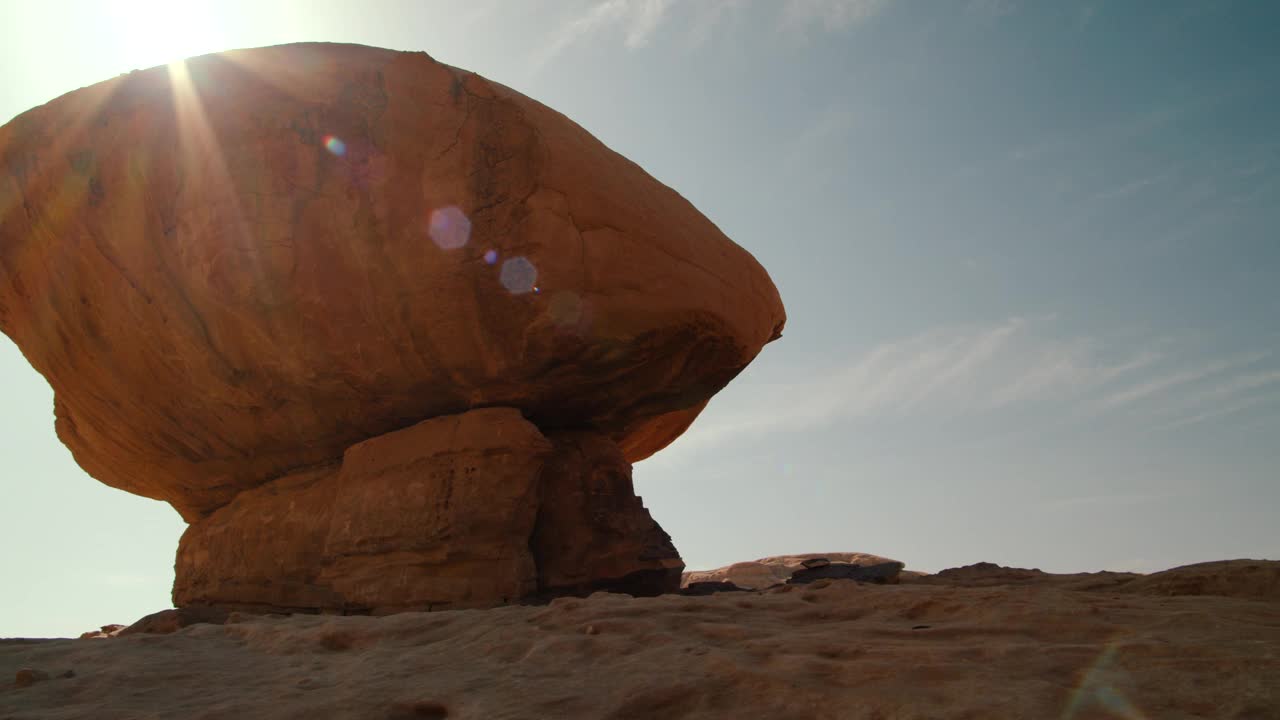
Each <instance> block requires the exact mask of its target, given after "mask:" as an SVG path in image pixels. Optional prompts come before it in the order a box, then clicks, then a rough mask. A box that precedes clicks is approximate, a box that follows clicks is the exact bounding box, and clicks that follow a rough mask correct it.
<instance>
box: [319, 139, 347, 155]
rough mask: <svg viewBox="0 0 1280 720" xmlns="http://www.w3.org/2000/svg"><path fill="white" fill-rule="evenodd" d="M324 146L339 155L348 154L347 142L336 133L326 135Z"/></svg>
mask: <svg viewBox="0 0 1280 720" xmlns="http://www.w3.org/2000/svg"><path fill="white" fill-rule="evenodd" d="M324 148H325V150H328V151H329V152H331V153H333V154H334V155H337V156H338V157H342V156H343V155H346V154H347V144H346V143H344V142H342V138H340V137H337V136H336V135H325V136H324Z"/></svg>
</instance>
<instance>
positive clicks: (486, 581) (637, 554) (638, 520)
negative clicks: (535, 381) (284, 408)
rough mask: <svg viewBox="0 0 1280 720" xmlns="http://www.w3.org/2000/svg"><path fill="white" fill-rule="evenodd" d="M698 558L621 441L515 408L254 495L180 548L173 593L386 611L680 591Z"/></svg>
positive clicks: (445, 423)
mask: <svg viewBox="0 0 1280 720" xmlns="http://www.w3.org/2000/svg"><path fill="white" fill-rule="evenodd" d="M683 568H684V563H683V562H682V561H681V560H680V556H679V554H678V553H677V552H676V550H675V548H674V547H673V546H672V544H671V538H670V537H669V536H668V535H667V534H666V533H665V532H663V531H662V529H661V528H660V527H659V526H658V524H657V523H656V522H654V521H653V519H652V518H651V517H650V516H649V512H648V511H647V510H646V509H645V508H644V505H643V504H642V503H641V500H640V498H638V497H636V496H635V493H634V490H633V487H632V483H631V466H630V464H628V463H627V462H626V460H625V459H624V458H623V456H622V453H621V451H620V450H619V449H618V446H617V445H616V444H615V443H614V442H613V441H612V440H610V439H609V438H608V437H606V436H603V435H600V434H596V433H590V432H567V433H556V434H552V435H551V437H547V436H545V435H543V434H542V433H541V432H540V431H539V430H538V428H537V427H535V426H534V425H533V424H532V423H530V422H528V421H527V420H525V419H524V418H523V417H522V416H521V414H520V412H519V411H518V410H515V409H511V408H486V409H480V410H473V411H470V412H467V413H463V414H461V415H451V416H445V417H439V418H433V419H431V420H426V421H424V422H421V423H418V424H417V425H414V426H412V427H409V428H405V429H403V430H399V431H396V432H392V433H389V434H386V435H382V436H379V437H375V438H372V439H369V440H366V441H364V442H362V443H359V444H357V445H353V446H352V447H350V448H348V449H347V451H346V452H345V453H344V455H343V458H342V461H341V463H340V464H335V465H329V466H322V467H315V468H309V469H305V470H301V471H298V472H294V473H291V474H289V475H286V476H284V477H281V478H278V479H276V480H274V481H272V482H270V483H268V484H266V485H264V486H262V487H258V488H254V489H252V490H248V491H245V492H242V493H240V494H239V495H237V496H236V497H235V499H234V500H232V502H231V503H230V504H228V505H226V506H223V507H221V508H219V509H218V510H216V511H214V512H213V513H212V514H210V515H209V516H207V517H205V518H202V519H200V520H198V521H197V522H195V523H192V525H191V526H190V527H189V528H188V529H187V531H186V532H185V533H184V534H183V536H182V540H181V542H180V543H179V546H178V557H177V563H176V566H175V571H176V579H175V582H174V589H173V599H174V604H175V605H177V606H178V607H185V606H193V605H211V606H216V607H224V608H229V609H245V610H258V611H295V612H296V611H303V612H314V611H341V612H348V613H361V612H370V613H382V612H394V611H398V610H425V609H444V608H465V607H489V606H494V605H501V604H506V603H512V602H518V601H521V600H526V599H531V598H538V597H550V596H555V595H563V594H585V593H589V592H592V591H596V590H614V591H618V592H628V593H631V594H635V595H656V594H660V593H663V592H672V591H675V590H676V589H678V588H679V584H680V573H681V571H682V570H683Z"/></svg>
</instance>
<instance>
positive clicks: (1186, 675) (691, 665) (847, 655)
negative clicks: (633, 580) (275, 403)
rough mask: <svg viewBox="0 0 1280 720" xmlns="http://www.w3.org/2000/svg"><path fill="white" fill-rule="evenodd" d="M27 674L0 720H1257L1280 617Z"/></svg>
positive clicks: (77, 663) (118, 661)
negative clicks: (30, 680) (29, 680)
mask: <svg viewBox="0 0 1280 720" xmlns="http://www.w3.org/2000/svg"><path fill="white" fill-rule="evenodd" d="M22 668H32V669H37V670H40V671H42V672H45V673H47V674H48V675H49V676H50V679H48V680H44V681H41V682H37V683H35V684H34V685H31V686H29V687H16V686H14V685H12V684H10V683H9V682H8V681H7V680H5V681H0V682H3V685H0V718H6V719H8V718H11V719H13V720H18V719H24V720H25V719H28V718H32V719H34V718H210V719H212V718H300V719H305V720H318V719H319V718H362V719H364V718H385V719H387V720H392V719H406V720H407V719H410V718H434V719H436V720H440V719H443V718H475V719H477V720H478V719H486V720H487V719H493V720H497V719H500V718H619V719H621V718H655V719H656V718H663V719H671V718H866V719H868V720H870V719H873V718H874V719H876V720H899V719H902V720H905V719H907V718H970V719H975V720H976V719H979V718H1053V719H1064V720H1085V719H1094V718H1126V719H1133V718H1160V719H1165V718H1233V719H1237V720H1246V719H1251V720H1264V719H1271V718H1280V603H1278V602H1276V601H1275V600H1274V599H1267V598H1262V599H1258V598H1231V597H1221V596H1175V597H1165V596H1159V595H1144V594H1123V593H1119V592H1110V591H1099V590H1089V591H1082V590H1074V589H1064V588H1062V587H1055V586H1052V585H1048V584H1042V585H1031V586H1009V585H1004V586H993V587H956V586H947V585H931V584H928V583H915V582H913V583H909V584H902V585H889V586H877V585H858V584H856V583H853V582H851V581H819V582H817V583H815V584H813V585H810V586H784V587H781V588H774V589H773V590H770V591H764V592H741V593H739V592H735V593H722V594H718V595H713V596H709V597H684V596H677V595H670V596H663V597H657V598H644V599H635V598H631V597H628V596H622V595H607V594H603V593H598V594H596V595H594V596H592V597H590V598H587V599H568V598H564V599H558V600H556V601H555V602H553V603H552V604H551V605H549V606H543V607H506V608H500V609H496V610H467V611H455V612H436V613H405V614H401V615H394V616H389V617H383V618H373V617H343V616H293V617H281V616H277V617H261V616H233V621H232V622H231V623H229V624H227V625H222V626H219V625H203V624H202V625H193V626H191V627H188V628H185V629H183V630H181V631H179V632H177V633H174V634H171V635H131V636H127V637H118V638H111V639H86V640H39V641H29V640H28V641H23V640H5V641H0V678H14V677H15V674H16V673H17V672H18V671H19V670H20V669H22ZM68 670H70V671H73V672H74V676H73V677H69V678H64V677H60V675H61V674H63V673H65V672H66V671H68Z"/></svg>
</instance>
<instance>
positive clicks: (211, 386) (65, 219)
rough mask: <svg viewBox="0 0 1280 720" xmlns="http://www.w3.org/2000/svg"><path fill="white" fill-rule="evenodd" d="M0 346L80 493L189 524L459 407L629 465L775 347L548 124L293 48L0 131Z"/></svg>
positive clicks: (753, 308) (719, 245)
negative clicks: (503, 411) (42, 396)
mask: <svg viewBox="0 0 1280 720" xmlns="http://www.w3.org/2000/svg"><path fill="white" fill-rule="evenodd" d="M0 273H3V276H4V278H5V280H6V281H5V282H4V283H0V330H3V331H4V332H5V333H6V334H8V335H9V336H10V337H12V338H13V339H14V341H15V342H16V343H17V344H18V346H19V347H20V348H21V349H22V351H23V352H24V353H25V355H26V357H27V358H28V359H29V360H30V362H31V363H32V365H34V366H35V367H36V369H37V370H39V371H40V372H41V374H43V375H44V376H45V378H46V379H47V380H48V381H49V383H50V385H52V387H53V389H54V391H55V393H56V415H57V429H58V434H59V436H60V437H61V438H62V440H63V442H65V443H66V445H67V446H68V447H69V448H70V449H71V451H72V453H73V454H74V456H75V458H76V460H77V461H78V462H79V463H80V464H81V466H83V467H84V468H85V469H86V470H87V471H88V472H89V474H91V475H92V476H94V477H95V478H97V479H98V480H101V481H102V482H104V483H106V484H108V485H112V486H114V487H118V488H121V489H124V490H128V491H129V492H134V493H137V494H140V495H145V496H148V497H153V498H157V499H161V500H166V501H168V502H170V503H172V504H173V505H174V507H175V508H177V509H178V510H179V512H181V513H182V515H183V516H184V517H185V518H186V519H187V520H188V521H195V520H198V519H199V518H201V517H205V516H208V515H209V514H211V513H213V511H215V510H217V509H218V508H220V507H223V506H225V505H227V504H228V503H230V502H231V501H232V499H233V498H234V497H235V496H236V494H237V493H239V492H241V491H244V490H248V489H251V488H255V487H259V486H261V485H263V484H265V483H267V482H270V481H275V480H277V479H278V478H280V477H282V476H284V475H287V474H291V473H295V472H296V471H297V469H298V468H305V467H310V466H315V465H319V464H323V463H334V462H336V461H337V460H338V459H339V458H340V457H341V456H342V453H343V452H344V451H345V450H346V448H348V447H350V446H352V445H354V444H356V443H359V442H361V441H363V440H366V439H368V438H372V437H376V436H380V435H384V434H386V433H389V432H392V431H395V430H398V429H401V428H405V427H408V426H410V425H413V424H414V423H416V422H418V421H421V420H424V419H428V418H432V417H437V416H442V415H449V414H456V413H459V412H463V411H466V410H467V409H470V408H474V407H483V406H505V407H513V408H518V409H519V410H521V411H522V412H523V413H524V415H525V416H526V417H528V418H529V419H530V420H531V421H532V422H534V423H535V424H536V425H537V426H538V427H540V428H542V429H543V430H546V431H552V430H556V429H571V430H591V431H595V432H601V433H604V434H606V435H608V436H609V437H610V438H611V439H612V440H614V441H615V442H617V443H618V444H619V446H620V447H621V448H622V449H623V452H624V456H625V458H626V459H627V460H628V461H632V462H634V461H636V460H638V459H641V458H643V457H646V456H648V455H649V454H651V453H653V452H655V451H657V450H658V449H660V448H662V447H663V446H665V445H666V444H667V443H669V442H670V441H671V440H672V439H674V438H675V437H677V436H678V435H679V434H680V433H682V432H683V431H684V430H685V428H686V427H688V425H689V423H690V422H692V421H693V418H694V417H695V416H696V415H697V413H698V411H699V410H700V409H701V408H702V407H703V406H704V405H705V403H706V401H707V399H708V398H709V397H711V395H712V394H714V393H715V392H716V391H718V390H719V389H720V388H721V387H723V386H724V385H725V384H726V383H727V382H729V381H730V380H731V379H732V378H733V377H734V376H735V375H736V374H737V373H738V372H739V371H740V370H741V369H742V368H743V367H744V366H745V365H746V364H747V363H748V362H750V361H751V359H752V358H753V357H755V355H756V354H757V353H758V352H759V351H760V349H761V347H762V346H763V345H764V344H765V343H766V342H768V341H770V340H771V339H773V338H776V337H777V336H778V335H779V333H780V332H781V329H782V326H783V323H784V320H785V316H784V312H783V308H782V304H781V302H780V300H779V297H778V293H777V291H776V289H775V288H774V286H773V284H772V282H771V281H770V279H769V276H768V275H767V274H766V273H765V271H764V269H763V268H761V266H760V265H759V264H758V263H757V262H756V261H755V260H754V259H753V258H752V257H751V255H750V254H749V253H747V252H746V251H744V250H743V249H742V248H740V247H738V246H737V245H735V244H734V243H733V242H732V241H730V240H729V239H728V238H726V237H725V236H724V234H723V233H721V232H720V231H719V230H718V229H717V228H716V227H715V225H713V224H712V223H711V222H710V221H708V220H707V219H706V218H705V217H703V216H702V215H701V214H700V213H699V212H698V211H697V210H696V209H694V208H693V207H692V206H691V205H690V204H689V203H688V202H687V201H685V200H684V199H683V198H682V197H680V195H678V194H677V193H676V192H675V191H673V190H671V189H670V188H668V187H666V186H665V185H663V184H662V183H660V182H658V181H657V180H654V179H653V178H652V177H650V176H649V175H648V174H646V173H645V172H644V171H643V170H642V169H641V168H639V167H638V166H637V165H635V164H634V163H632V162H630V161H628V160H627V159H626V158H624V157H622V156H620V155H618V154H617V153H614V152H613V151H611V150H609V149H608V148H606V147H605V146H604V145H603V144H601V143H600V142H599V141H597V140H596V139H595V138H593V137H592V136H591V135H590V134H588V133H587V132H586V131H584V130H583V129H582V128H581V127H579V126H578V125H576V124H574V123H573V122H572V121H570V120H568V119H567V118H565V117H564V116H563V115H560V114H559V113H557V112H555V111H554V110H551V109H550V108H547V107H545V106H543V105H541V104H539V103H537V102H535V101H533V100H530V99H529V98H527V97H524V96H523V95H520V94H519V93H516V92H514V91H512V90H510V89H509V88H506V87H503V86H502V85H499V84H497V83H494V82H491V81H489V80H486V79H484V78H482V77H480V76H478V75H475V74H473V73H469V72H466V71H463V70H459V69H457V68H453V67H449V66H447V65H443V64H440V63H437V62H435V61H434V60H432V59H431V58H430V57H428V56H427V55H426V54H424V53H406V52H394V51H390V50H382V49H378V48H370V47H362V46H355V45H332V44H317V43H312V44H299V45H288V46H280V47H271V48H261V49H255V50H242V51H233V52H227V53H222V54H218V55H210V56H205V57H200V58H195V59H192V60H189V61H187V62H186V63H185V65H177V66H174V67H173V68H165V67H160V68H153V69H150V70H145V71H141V72H136V73H131V74H129V75H124V76H120V77H117V78H115V79H113V80H109V81H106V82H103V83H99V84H97V85H93V86H90V87H87V88H83V89H81V90H77V91H75V92H72V93H69V94H67V95H65V96H63V97H60V98H58V99H56V100H54V101H52V102H50V103H48V104H47V105H44V106H42V107H38V108H35V109H33V110H31V111H29V112H27V113H24V114H23V115H20V116H19V117H17V118H15V119H14V120H13V121H12V122H10V123H9V124H7V125H5V126H4V127H3V128H0Z"/></svg>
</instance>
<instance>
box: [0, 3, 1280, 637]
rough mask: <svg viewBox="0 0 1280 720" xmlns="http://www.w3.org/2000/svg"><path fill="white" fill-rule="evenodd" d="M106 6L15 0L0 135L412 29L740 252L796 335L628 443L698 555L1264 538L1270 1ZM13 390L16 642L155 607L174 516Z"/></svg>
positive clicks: (1275, 316)
mask: <svg viewBox="0 0 1280 720" xmlns="http://www.w3.org/2000/svg"><path fill="white" fill-rule="evenodd" d="M106 5H107V4H100V3H92V2H66V3H56V2H46V3H36V4H32V3H24V4H21V5H16V6H13V7H6V8H5V9H4V10H0V20H3V21H4V22H2V23H0V60H2V61H3V67H5V68H6V72H5V74H4V75H5V77H4V79H5V82H4V83H3V84H0V122H7V121H8V120H9V119H11V118H12V117H14V116H16V115H18V114H20V113H22V112H24V111H26V110H28V109H30V108H31V107H34V106H37V105H40V104H43V103H45V102H47V101H49V100H51V99H53V98H55V97H57V96H59V95H62V94H64V93H66V92H69V91H71V90H74V89H76V88H78V87H82V86H85V85H89V84H92V83H94V82H98V81H102V80H106V79H109V78H111V77H114V76H115V75H118V74H120V73H125V72H128V71H130V70H132V69H141V68H146V67H151V66H154V65H158V64H163V63H165V62H168V61H171V60H176V59H179V58H181V57H187V56H192V55H198V54H203V53H206V52H211V51H217V50H223V49H229V48H238V47H256V46H262V45H273V44H279V43H285V42H297V41H331V42H355V43H362V44H367V45H375V46H380V47H389V48H395V49H401V50H415V51H416V50H421V51H426V52H428V53H429V54H430V55H431V56H432V57H434V58H436V59H437V60H440V61H442V62H446V63H449V64H451V65H456V66H458V67H462V68H465V69H468V70H473V71H475V72H478V73H480V74H482V75H484V76H485V77H487V78H490V79H491V80H494V81H496V82H499V83H502V84H504V85H507V86H509V87H512V88H514V89H515V90H517V91H519V92H521V93H524V94H526V95H528V96H530V97H532V98H534V99H536V100H538V101H540V102H543V103H546V104H547V105H549V106H551V107H553V108H555V109H556V110H559V111H560V112H563V113H564V114H566V115H567V116H568V117H570V118H571V119H573V120H574V121H576V122H577V123H579V124H581V125H582V126H583V127H585V128H586V129H587V130H589V131H590V132H591V133H593V134H594V135H596V137H598V138H600V139H601V140H602V141H603V142H604V143H605V144H607V145H609V146H610V147H611V148H613V149H614V150H616V151H618V152H620V153H622V154H623V155H625V156H627V157H628V158H630V159H631V160H633V161H635V162H636V163H638V164H639V165H640V166H641V167H643V168H644V169H645V170H646V171H648V172H649V173H650V174H652V175H653V176H654V177H656V178H657V179H658V180H660V181H662V182H664V183H666V184H668V185H670V186H671V187H673V188H675V189H676V190H677V191H678V192H680V193H681V194H682V195H684V196H685V197H686V198H688V199H689V200H690V201H691V202H692V203H693V204H694V205H695V206H696V207H697V208H698V209H699V210H701V211H702V212H703V213H704V214H705V215H706V216H707V217H709V218H710V219H711V220H712V221H713V222H715V223H716V224H717V225H718V226H719V227H720V228H721V229H722V230H724V232H725V233H726V234H727V235H728V236H729V237H731V238H732V239H733V240H734V241H735V242H737V243H738V244H739V245H741V246H742V247H744V248H746V249H747V250H748V251H750V252H751V253H753V254H754V255H755V257H756V258H757V259H758V260H759V261H760V262H761V264H763V266H764V267H765V268H766V269H767V270H768V272H769V273H770V275H771V276H772V278H773V280H774V282H775V284H776V285H777V286H778V288H779V290H780V292H781V295H782V299H783V302H784V303H785V304H786V308H787V313H788V324H787V328H786V331H785V334H784V336H783V338H782V339H781V340H779V341H777V342H775V343H773V344H771V345H768V346H766V348H765V349H764V351H763V352H762V353H761V355H760V356H759V357H758V358H757V359H756V361H755V362H754V363H753V364H752V365H751V366H750V367H749V368H748V369H747V371H745V372H744V373H743V374H742V375H741V376H739V377H738V378H737V379H736V380H735V381H734V382H733V383H731V384H730V385H729V386H728V387H727V388H726V389H725V390H724V391H722V392H721V393H720V394H719V395H718V396H717V397H716V398H715V399H714V400H713V401H712V403H711V405H710V407H709V408H708V410H707V411H706V412H705V413H704V414H703V416H702V417H701V418H700V419H699V420H698V421H697V422H696V423H695V424H694V425H693V427H692V428H691V429H690V430H689V431H688V432H687V433H686V434H685V435H684V436H683V437H682V438H680V439H679V440H677V441H676V442H675V443H674V444H673V445H672V446H671V447H669V448H667V449H666V450H664V451H662V452H661V453H659V454H658V455H656V456H654V457H653V458H651V459H649V460H646V461H644V462H642V463H639V464H637V465H636V467H635V483H636V489H637V493H638V494H640V495H642V496H643V497H644V499H645V503H646V505H647V506H648V507H649V509H650V510H651V511H652V513H653V515H654V517H655V519H657V520H658V522H659V523H661V524H662V526H663V527H664V528H665V529H666V530H667V531H668V532H669V533H670V534H671V535H672V536H673V538H674V540H675V543H676V546H677V547H678V548H679V550H680V551H681V553H682V555H683V556H684V559H685V562H686V563H687V565H688V567H689V568H690V569H705V568H711V567H716V566H720V565H726V564H729V563H732V562H737V561H741V560H750V559H754V558H757V557H762V556H768V555H780V554H788V553H801V552H828V551H831V552H834V551H859V552H870V553H876V554H880V555H884V556H887V557H892V558H896V559H899V560H902V561H904V562H905V563H906V564H907V567H908V568H910V569H917V570H928V571H936V570H940V569H942V568H945V567H950V566H956V565H963V564H969V563H974V562H979V561H991V562H997V563H1000V564H1004V565H1013V566H1021V567H1039V568H1041V569H1044V570H1047V571H1054V572H1075V571H1093V570H1103V569H1110V570H1133V571H1139V572H1151V571H1154V570H1160V569H1165V568H1168V567H1173V566H1177V565H1183V564H1188V563H1194V562H1200V561H1206V560H1217V559H1230V558H1241V557H1251V558H1270V559H1280V531H1277V529H1276V528H1277V527H1280V520H1278V518H1277V511H1276V508H1277V507H1280V448H1278V445H1280V443H1277V439H1278V438H1280V130H1277V128H1280V85H1278V84H1277V83H1276V80H1275V78H1277V77H1280V44H1277V43H1275V42H1274V40H1273V39H1271V38H1270V37H1269V34H1271V33H1272V32H1273V30H1274V28H1275V27H1278V26H1280V6H1277V5H1273V4H1266V3H1246V2H1169V3H1165V4H1161V5H1159V6H1154V5H1153V6H1148V7H1146V8H1144V9H1140V8H1138V7H1136V6H1133V5H1121V4H1117V3H1108V2H1101V1H1097V2H1081V3H1076V4H1071V5H1067V4H1046V3H1027V2H1019V1H1017V0H974V1H972V2H957V3H952V4H945V5H943V4H939V5H935V6H932V8H929V7H926V6H925V5H923V4H911V3H903V2H896V1H894V0H810V1H808V2H805V1H802V0H790V1H788V2H781V1H779V2H769V1H765V0H760V1H750V0H705V2H697V1H692V0H691V1H679V0H647V1H645V0H603V1H601V0H592V1H581V2H574V1H562V2H554V3H550V2H549V3H546V4H539V5H537V6H536V7H534V6H532V4H529V5H525V4H520V5H512V4H510V3H508V4H506V5H504V4H502V3H501V2H498V1H497V0H493V1H489V2H461V1H458V2H452V1H444V0H441V1H438V2H412V1H411V0H403V1H390V0H388V1H385V2H372V1H371V2H367V3H364V4H362V5H359V6H357V4H353V3H338V2H329V1H319V0H317V1H313V2H307V3H303V2H300V1H290V2H279V3H274V4H273V3H250V2H247V0H229V1H227V2H212V1H208V2H191V3H187V4H186V7H185V8H184V9H181V10H177V9H173V8H170V7H168V4H167V3H164V2H160V1H159V0H137V1H136V2H120V3H116V4H113V5H111V6H110V7H107V6H106ZM930 9H934V10H935V11H934V12H928V10H930ZM3 273H4V269H3V268H2V267H0V282H6V281H7V279H6V278H5V276H4V274H3ZM0 381H3V383H4V387H5V393H4V395H3V397H4V402H3V403H0V491H2V492H3V493H4V495H5V501H4V502H3V503H0V545H2V546H3V547H4V548H5V550H4V551H3V553H0V576H3V577H4V578H5V579H6V590H7V592H6V593H5V600H4V601H3V604H2V605H0V637H3V636H51V635H53V636H67V635H70V636H73V637H74V636H75V635H77V634H79V633H80V632H83V631H86V630H90V629H93V628H95V627H96V626H98V625H100V624H103V623H111V622H121V623H128V622H132V621H134V620H136V619H138V618H139V617H141V616H142V615H145V614H147V613H150V612H154V611H156V610H159V609H162V608H165V607H169V606H170V605H169V594H168V593H169V588H170V585H171V583H172V580H173V557H174V551H175V550H176V548H177V541H178V537H179V535H180V534H181V532H182V530H183V528H184V527H185V524H184V523H183V522H182V521H181V519H180V518H179V517H178V515H177V513H176V512H174V511H173V510H172V509H171V508H170V507H169V506H168V505H166V504H164V503H159V502H156V501H152V500H148V499H146V498H141V497H137V496H133V495H130V494H127V493H124V492H121V491H118V490H114V489H112V488H108V487H106V486H104V485H102V484H101V483H99V482H97V481H95V480H93V479H92V478H90V477H88V476H87V475H85V474H84V472H83V471H82V470H80V468H79V467H78V466H77V465H76V464H75V462H74V460H73V459H72V458H71V456H70V453H69V452H68V451H67V450H66V448H65V447H63V446H62V445H61V444H60V443H59V442H58V440H57V438H56V437H55V435H54V429H53V399H52V391H51V390H50V389H49V386H48V384H47V383H46V382H45V381H44V379H43V378H41V377H40V376H39V375H38V374H37V373H36V372H35V371H34V370H33V369H32V368H31V366H30V365H29V364H28V363H27V362H26V360H25V359H24V358H23V357H22V355H21V353H20V352H19V350H18V349H17V348H16V347H15V346H14V344H13V343H12V342H11V341H10V340H9V338H8V337H7V336H3V335H0Z"/></svg>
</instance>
